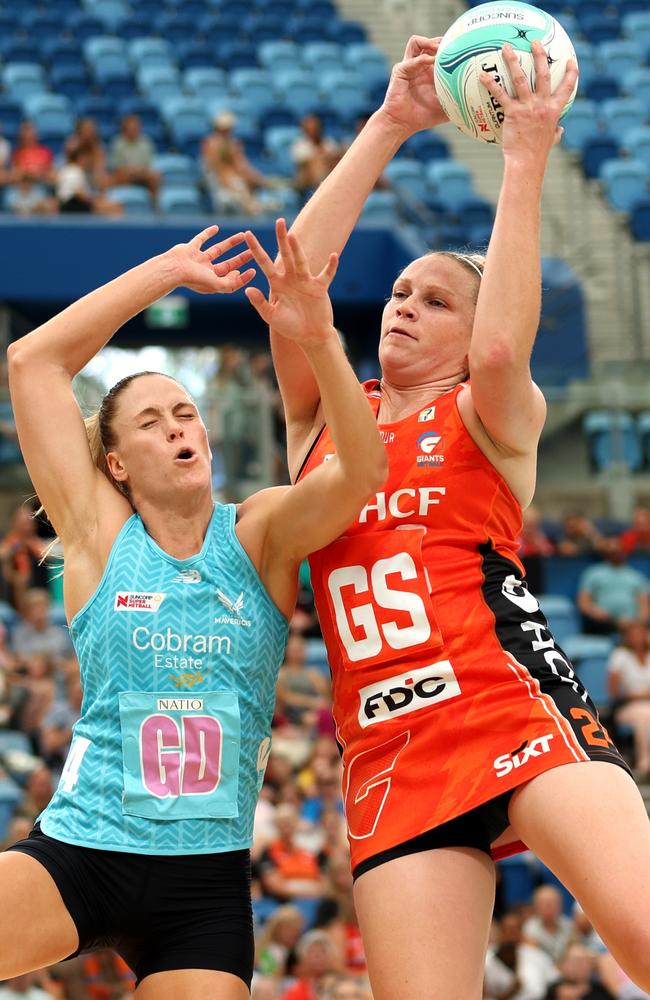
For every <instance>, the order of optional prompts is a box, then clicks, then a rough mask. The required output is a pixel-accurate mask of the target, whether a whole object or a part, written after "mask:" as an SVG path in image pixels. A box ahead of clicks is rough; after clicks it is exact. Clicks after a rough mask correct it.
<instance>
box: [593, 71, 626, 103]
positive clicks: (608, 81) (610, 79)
mask: <svg viewBox="0 0 650 1000" xmlns="http://www.w3.org/2000/svg"><path fill="white" fill-rule="evenodd" d="M584 96H585V97H587V98H588V99H589V100H590V101H597V102H599V103H600V102H601V101H609V100H611V99H612V98H613V97H620V96H621V87H620V84H619V80H618V78H617V77H615V76H605V74H604V73H597V74H595V75H594V76H592V78H591V80H590V81H589V82H588V83H587V84H586V85H585V88H584Z"/></svg>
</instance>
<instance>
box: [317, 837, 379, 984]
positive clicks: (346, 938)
mask: <svg viewBox="0 0 650 1000" xmlns="http://www.w3.org/2000/svg"><path fill="white" fill-rule="evenodd" d="M326 877H327V883H326V889H325V897H324V898H323V899H322V900H321V902H320V904H319V907H318V910H317V911H316V926H317V927H320V928H322V929H324V930H326V931H327V933H328V934H329V936H330V939H331V941H332V943H333V945H334V947H335V949H336V953H337V962H336V964H337V965H338V966H339V968H341V969H344V970H345V971H346V972H347V973H349V974H353V975H355V976H359V975H364V974H365V973H366V972H367V968H368V967H367V963H366V955H365V951H364V948H363V940H362V938H361V931H360V929H359V921H358V920H357V914H356V911H355V909H354V898H353V896H352V873H351V871H350V851H349V849H348V848H347V846H346V847H345V848H339V849H338V850H337V851H336V852H333V853H332V854H331V855H330V856H329V858H328V860H327V868H326Z"/></svg>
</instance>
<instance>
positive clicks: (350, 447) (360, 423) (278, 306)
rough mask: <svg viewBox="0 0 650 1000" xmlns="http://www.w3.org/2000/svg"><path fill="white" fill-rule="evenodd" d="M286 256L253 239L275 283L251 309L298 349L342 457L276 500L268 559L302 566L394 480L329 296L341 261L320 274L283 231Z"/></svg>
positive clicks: (281, 226) (252, 292) (253, 293)
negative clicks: (289, 559) (279, 557)
mask: <svg viewBox="0 0 650 1000" xmlns="http://www.w3.org/2000/svg"><path fill="white" fill-rule="evenodd" d="M277 235H278V244H279V247H280V254H279V257H278V260H277V261H276V262H275V263H273V261H272V260H271V258H270V257H269V256H268V255H267V254H266V252H265V251H264V249H263V248H262V247H261V246H260V244H259V243H258V242H257V240H256V239H255V237H254V236H253V234H252V233H247V234H246V239H247V241H248V244H249V246H250V248H251V250H252V251H253V255H254V258H255V260H256V262H257V263H258V264H259V266H260V268H261V269H262V270H263V271H264V273H265V275H266V277H267V278H268V280H269V285H270V292H269V299H268V300H267V299H265V297H264V296H263V295H262V293H261V292H260V291H258V289H255V288H249V289H248V290H247V293H246V294H247V295H248V298H249V300H250V302H251V303H252V305H253V306H254V307H255V308H256V309H257V311H258V313H259V314H260V316H261V317H262V319H264V320H265V322H267V323H268V324H269V325H271V324H273V326H274V328H275V330H276V332H277V334H278V336H282V337H285V338H286V339H287V340H289V341H291V342H292V343H295V344H299V345H300V347H301V348H302V350H303V351H304V354H305V357H306V358H307V360H308V361H309V364H310V365H311V368H312V371H313V373H314V377H315V379H316V382H317V384H318V388H319V393H320V396H321V399H322V405H323V415H324V418H325V420H326V421H327V425H328V427H329V430H330V433H331V435H332V439H333V441H334V445H335V447H336V453H335V454H334V455H333V456H332V458H331V460H330V461H328V462H324V463H323V465H322V466H321V467H320V468H318V469H317V470H315V471H314V472H313V473H311V474H310V475H309V476H307V477H306V478H305V479H304V480H302V481H301V482H300V483H298V484H297V485H295V486H292V487H291V488H289V489H288V490H287V489H284V490H282V491H280V492H278V491H270V493H272V494H274V499H273V500H272V504H271V507H270V508H269V526H268V531H267V534H268V539H269V544H268V549H269V553H273V552H282V553H284V555H285V557H286V556H287V555H289V556H291V555H292V556H293V559H294V560H295V562H296V563H299V562H300V561H301V560H302V559H303V558H304V557H305V556H306V555H308V554H309V553H311V552H313V551H315V550H316V549H319V548H322V546H323V545H325V544H327V543H328V542H331V541H333V540H334V539H335V538H337V537H338V535H339V534H341V533H342V532H343V531H344V530H345V528H346V527H347V526H348V525H349V524H350V523H351V521H352V520H353V519H354V517H355V516H356V515H357V514H358V512H359V510H360V509H361V508H362V506H363V504H364V503H365V502H366V501H367V500H368V499H369V498H370V497H371V496H372V495H373V494H374V493H375V491H376V490H377V489H379V487H380V486H381V484H382V483H383V481H384V479H385V478H386V473H387V463H386V454H385V450H384V446H383V444H382V442H381V438H380V436H379V432H378V430H377V425H376V422H375V419H374V416H373V414H372V411H371V409H370V407H369V406H368V402H367V400H366V397H365V395H364V392H363V390H362V388H361V386H360V385H359V382H358V380H357V378H356V376H355V374H354V372H353V370H352V368H351V367H350V365H349V363H348V360H347V358H346V357H345V353H344V351H343V347H342V345H341V342H340V340H339V337H338V334H337V332H336V330H335V328H334V325H333V316H332V305H331V302H330V299H329V296H328V294H327V289H328V286H329V284H330V282H331V281H332V278H333V277H334V274H335V272H336V267H337V263H338V259H337V256H336V254H331V255H330V257H329V260H328V261H327V263H326V264H325V266H324V267H323V269H322V270H321V271H320V273H319V274H313V273H312V271H311V270H310V268H309V265H308V263H307V259H306V257H305V255H304V254H303V253H302V250H301V247H300V243H299V241H298V239H297V237H296V236H295V234H287V231H286V226H285V223H284V220H282V219H280V220H279V221H278V224H277Z"/></svg>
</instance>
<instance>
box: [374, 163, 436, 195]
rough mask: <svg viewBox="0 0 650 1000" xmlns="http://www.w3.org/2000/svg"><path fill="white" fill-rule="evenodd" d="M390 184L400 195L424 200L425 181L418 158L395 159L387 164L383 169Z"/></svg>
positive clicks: (422, 167) (422, 168) (425, 191)
mask: <svg viewBox="0 0 650 1000" xmlns="http://www.w3.org/2000/svg"><path fill="white" fill-rule="evenodd" d="M384 176H385V177H387V178H388V180H389V181H390V184H391V186H392V187H393V189H394V190H395V191H396V192H397V194H398V195H400V196H406V197H407V198H416V199H417V200H418V201H424V199H425V198H426V194H427V181H426V177H425V170H424V164H422V163H421V162H420V161H419V160H407V159H397V160H393V161H392V162H391V163H389V164H388V166H387V167H386V169H385V171H384Z"/></svg>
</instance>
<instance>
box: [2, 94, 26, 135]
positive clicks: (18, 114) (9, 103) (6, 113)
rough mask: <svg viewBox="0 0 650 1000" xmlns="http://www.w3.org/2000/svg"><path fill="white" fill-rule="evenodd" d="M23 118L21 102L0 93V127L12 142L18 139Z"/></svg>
mask: <svg viewBox="0 0 650 1000" xmlns="http://www.w3.org/2000/svg"><path fill="white" fill-rule="evenodd" d="M22 119H23V109H22V106H21V105H20V103H19V102H18V101H16V100H14V99H13V98H11V97H5V96H4V94H0V129H2V134H3V135H4V136H6V138H7V139H8V140H9V142H11V143H12V144H13V143H14V142H15V140H16V136H17V134H18V129H19V128H20V123H21V121H22Z"/></svg>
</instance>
